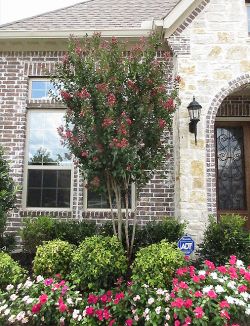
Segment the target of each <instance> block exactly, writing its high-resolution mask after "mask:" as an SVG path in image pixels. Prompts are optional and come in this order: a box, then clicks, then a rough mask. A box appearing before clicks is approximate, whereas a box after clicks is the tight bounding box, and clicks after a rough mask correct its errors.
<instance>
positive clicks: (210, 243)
mask: <svg viewBox="0 0 250 326" xmlns="http://www.w3.org/2000/svg"><path fill="white" fill-rule="evenodd" d="M244 225H245V220H244V219H243V218H242V217H241V216H239V215H234V214H228V215H223V216H221V218H220V221H219V222H218V223H217V222H216V221H215V219H214V218H213V217H210V219H209V225H208V226H207V228H206V230H205V232H204V239H203V242H202V243H201V244H200V246H199V251H198V252H199V254H200V260H204V259H209V260H212V261H213V262H214V263H215V264H224V263H225V262H226V261H227V260H228V259H229V257H230V256H231V255H236V256H237V257H238V258H239V259H241V260H243V261H244V262H245V263H246V264H249V263H250V255H249V253H250V236H249V233H248V231H247V230H246V229H245V228H244Z"/></svg>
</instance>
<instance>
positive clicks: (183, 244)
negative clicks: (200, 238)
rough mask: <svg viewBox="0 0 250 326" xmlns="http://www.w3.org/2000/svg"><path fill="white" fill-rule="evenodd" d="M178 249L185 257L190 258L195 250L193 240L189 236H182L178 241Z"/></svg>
mask: <svg viewBox="0 0 250 326" xmlns="http://www.w3.org/2000/svg"><path fill="white" fill-rule="evenodd" d="M177 245H178V248H179V249H180V250H181V251H182V252H183V253H184V254H185V256H190V255H191V253H192V252H194V249H195V243H194V240H193V239H192V238H191V237H190V236H189V235H184V236H183V237H182V238H181V239H180V240H179V241H178V244H177Z"/></svg>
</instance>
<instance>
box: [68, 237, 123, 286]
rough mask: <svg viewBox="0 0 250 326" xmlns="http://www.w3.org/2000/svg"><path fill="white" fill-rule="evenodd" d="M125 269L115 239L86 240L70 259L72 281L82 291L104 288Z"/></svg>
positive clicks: (120, 246) (118, 243)
mask: <svg viewBox="0 0 250 326" xmlns="http://www.w3.org/2000/svg"><path fill="white" fill-rule="evenodd" d="M126 269H127V262H126V258H125V254H124V249H123V247H122V245H121V243H120V242H119V241H118V239H117V238H116V237H114V236H113V237H104V236H101V235H99V236H93V237H88V238H86V239H85V240H84V241H83V242H82V243H81V244H80V246H79V248H78V249H77V250H76V251H75V253H74V255H73V259H72V272H71V278H72V280H73V281H74V282H75V283H76V284H78V285H79V286H80V287H81V288H82V289H85V288H89V289H98V288H106V287H108V286H109V285H112V283H113V282H114V280H116V278H117V277H119V276H121V275H123V274H124V273H125V272H126Z"/></svg>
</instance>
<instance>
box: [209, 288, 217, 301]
mask: <svg viewBox="0 0 250 326" xmlns="http://www.w3.org/2000/svg"><path fill="white" fill-rule="evenodd" d="M207 296H208V297H209V298H210V299H216V298H217V294H216V293H215V292H214V290H209V291H208V293H207Z"/></svg>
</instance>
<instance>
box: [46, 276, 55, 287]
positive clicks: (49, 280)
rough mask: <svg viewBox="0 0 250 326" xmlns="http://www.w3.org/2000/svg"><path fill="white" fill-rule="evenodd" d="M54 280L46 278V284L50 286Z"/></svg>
mask: <svg viewBox="0 0 250 326" xmlns="http://www.w3.org/2000/svg"><path fill="white" fill-rule="evenodd" d="M53 282H54V280H53V278H47V279H46V280H44V285H46V286H50V285H51V284H52V283H53Z"/></svg>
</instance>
